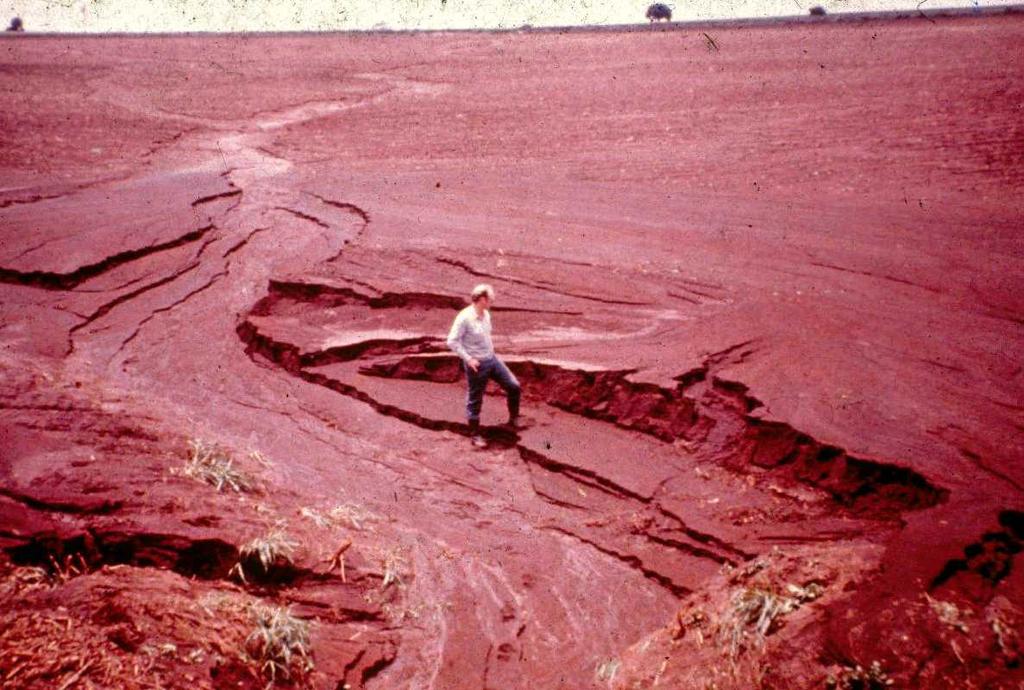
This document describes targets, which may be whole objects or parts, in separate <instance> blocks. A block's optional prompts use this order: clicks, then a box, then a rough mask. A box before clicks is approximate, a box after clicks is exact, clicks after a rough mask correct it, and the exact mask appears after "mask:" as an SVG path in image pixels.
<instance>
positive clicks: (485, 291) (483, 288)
mask: <svg viewBox="0 0 1024 690" xmlns="http://www.w3.org/2000/svg"><path fill="white" fill-rule="evenodd" d="M484 295H487V297H488V298H489V299H491V300H492V301H493V300H494V288H492V287H491V286H490V285H488V284H487V283H480V284H479V285H477V286H476V287H475V288H473V292H471V293H469V298H470V299H471V300H473V301H474V302H476V301H477V300H478V299H480V298H481V297H483V296H484Z"/></svg>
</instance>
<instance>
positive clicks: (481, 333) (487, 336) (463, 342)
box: [448, 304, 494, 364]
mask: <svg viewBox="0 0 1024 690" xmlns="http://www.w3.org/2000/svg"><path fill="white" fill-rule="evenodd" d="M448 347H450V348H451V349H452V350H453V351H454V352H455V354H457V355H458V356H459V357H461V358H462V361H464V362H466V363H467V364H469V360H470V359H471V358H476V359H484V358H486V357H490V356H491V355H493V354H494V344H493V343H491V310H490V309H484V315H483V317H482V318H477V315H476V308H475V307H473V305H472V304H470V305H469V306H468V307H465V308H464V309H463V310H462V311H460V312H459V313H458V314H457V315H456V316H455V321H453V322H452V327H451V330H450V331H449V332H448Z"/></svg>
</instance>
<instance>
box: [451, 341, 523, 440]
mask: <svg viewBox="0 0 1024 690" xmlns="http://www.w3.org/2000/svg"><path fill="white" fill-rule="evenodd" d="M462 368H463V369H465V370H466V382H467V383H468V384H469V390H468V391H467V392H466V417H467V418H468V419H469V422H470V424H473V422H479V421H480V407H481V406H482V405H483V402H484V391H485V390H486V389H487V382H488V381H490V380H491V379H494V380H495V381H497V382H498V385H499V386H501V387H502V388H504V389H505V395H506V397H507V398H508V415H509V417H514V416H516V415H518V414H519V396H520V393H521V392H522V389H521V388H520V386H519V379H517V378H516V377H515V374H513V373H512V372H511V371H509V368H508V367H507V366H505V363H504V362H502V361H501V360H500V359H498V357H497V356H495V355H491V356H490V357H487V358H486V359H481V360H480V366H479V367H477V370H476V371H473V370H472V369H470V368H469V365H468V364H466V363H465V362H463V363H462Z"/></svg>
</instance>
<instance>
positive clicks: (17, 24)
mask: <svg viewBox="0 0 1024 690" xmlns="http://www.w3.org/2000/svg"><path fill="white" fill-rule="evenodd" d="M7 30H8V31H24V30H25V25H24V24H23V23H22V21H21V17H15V18H14V19H12V20H11V25H10V26H8V27H7Z"/></svg>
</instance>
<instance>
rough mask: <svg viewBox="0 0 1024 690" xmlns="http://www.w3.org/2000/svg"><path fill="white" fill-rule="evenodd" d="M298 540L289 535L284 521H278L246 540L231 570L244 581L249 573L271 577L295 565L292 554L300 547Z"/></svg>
mask: <svg viewBox="0 0 1024 690" xmlns="http://www.w3.org/2000/svg"><path fill="white" fill-rule="evenodd" d="M298 545H299V544H298V542H296V541H294V540H292V539H291V538H289V537H288V535H287V533H286V532H285V525H284V523H283V522H278V523H276V524H275V525H274V526H273V527H271V528H270V529H269V530H268V531H267V532H266V533H265V534H263V535H260V536H258V537H256V538H254V539H251V540H250V541H248V542H246V543H245V544H244V545H243V546H242V548H241V549H239V551H238V555H239V559H238V563H236V564H235V565H234V566H233V567H232V568H231V571H230V574H232V575H237V576H238V578H239V579H240V580H242V582H248V580H247V579H246V569H248V572H249V575H250V576H252V575H257V576H259V577H264V578H265V577H269V576H272V575H273V574H274V573H277V572H284V571H287V570H288V569H290V568H291V567H292V566H293V562H292V554H293V553H294V552H295V549H296V548H298Z"/></svg>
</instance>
